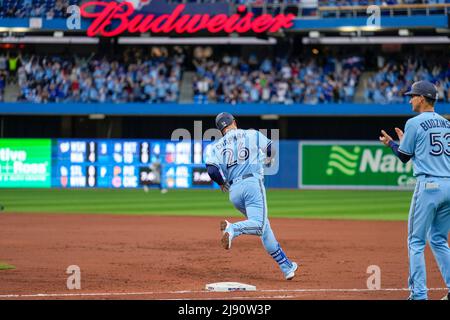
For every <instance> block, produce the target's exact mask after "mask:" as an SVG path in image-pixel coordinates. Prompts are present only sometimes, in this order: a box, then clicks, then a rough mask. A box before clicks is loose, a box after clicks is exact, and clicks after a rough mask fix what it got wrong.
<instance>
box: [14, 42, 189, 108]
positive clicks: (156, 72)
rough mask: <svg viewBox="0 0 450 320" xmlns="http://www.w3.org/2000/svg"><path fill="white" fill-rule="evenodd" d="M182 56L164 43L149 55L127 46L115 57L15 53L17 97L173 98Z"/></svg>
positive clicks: (38, 99)
mask: <svg viewBox="0 0 450 320" xmlns="http://www.w3.org/2000/svg"><path fill="white" fill-rule="evenodd" d="M155 50H156V51H155ZM183 59H184V58H183V56H182V55H181V54H173V55H171V57H170V58H169V57H168V54H167V50H166V49H164V48H160V49H159V48H157V49H154V50H153V52H152V55H151V56H144V55H142V52H141V51H139V50H129V51H127V52H126V53H125V54H124V55H123V56H122V57H120V58H119V59H110V58H108V59H107V58H106V57H96V56H93V55H92V56H90V57H88V58H81V57H77V56H75V55H74V56H72V57H61V56H49V57H46V56H39V57H36V56H28V57H22V56H19V60H20V62H21V66H20V67H19V68H18V71H17V79H18V80H17V81H18V84H19V87H20V91H21V95H20V96H19V101H28V102H35V103H43V102H148V103H153V102H176V101H178V95H179V83H180V79H181V72H182V70H181V67H182V64H183Z"/></svg>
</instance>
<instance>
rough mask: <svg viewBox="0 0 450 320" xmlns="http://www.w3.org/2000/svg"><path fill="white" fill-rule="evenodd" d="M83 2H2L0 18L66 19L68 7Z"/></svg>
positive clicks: (73, 0)
mask: <svg viewBox="0 0 450 320" xmlns="http://www.w3.org/2000/svg"><path fill="white" fill-rule="evenodd" d="M80 2H81V0H33V1H31V0H0V18H26V17H41V18H46V19H53V18H64V17H66V16H67V7H68V6H70V5H73V4H78V3H80Z"/></svg>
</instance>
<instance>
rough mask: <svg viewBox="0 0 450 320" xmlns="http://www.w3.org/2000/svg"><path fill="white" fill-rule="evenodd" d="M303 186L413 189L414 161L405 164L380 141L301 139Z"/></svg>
mask: <svg viewBox="0 0 450 320" xmlns="http://www.w3.org/2000/svg"><path fill="white" fill-rule="evenodd" d="M299 152H300V156H299V159H300V168H299V173H300V174H299V180H300V181H299V185H300V188H317V189H326V188H362V189H386V188H394V189H411V188H413V187H414V185H415V178H414V177H413V168H412V162H411V161H409V162H408V163H406V164H403V163H402V162H401V161H400V160H399V159H398V158H397V157H396V156H395V155H394V154H393V153H392V150H391V149H390V148H387V147H385V146H384V145H382V144H380V143H379V142H345V143H343V142H329V141H328V142H322V143H310V142H306V143H305V142H301V143H300V147H299Z"/></svg>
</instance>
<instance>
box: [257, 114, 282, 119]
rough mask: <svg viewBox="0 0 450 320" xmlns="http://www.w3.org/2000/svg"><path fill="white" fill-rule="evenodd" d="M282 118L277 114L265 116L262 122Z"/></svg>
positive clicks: (262, 117)
mask: <svg viewBox="0 0 450 320" xmlns="http://www.w3.org/2000/svg"><path fill="white" fill-rule="evenodd" d="M278 119H280V116H279V115H277V114H263V115H262V116H261V120H278Z"/></svg>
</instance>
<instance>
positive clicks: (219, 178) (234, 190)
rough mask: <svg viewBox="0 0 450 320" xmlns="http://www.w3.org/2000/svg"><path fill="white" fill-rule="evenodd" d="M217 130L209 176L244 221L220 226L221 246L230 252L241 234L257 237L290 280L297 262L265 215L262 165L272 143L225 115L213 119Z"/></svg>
mask: <svg viewBox="0 0 450 320" xmlns="http://www.w3.org/2000/svg"><path fill="white" fill-rule="evenodd" d="M216 127H217V128H218V129H219V130H220V131H221V132H222V134H223V137H222V138H221V139H219V140H218V141H216V142H214V143H213V144H212V145H211V147H210V149H209V152H208V155H207V161H206V167H207V170H208V174H209V175H210V177H211V179H212V180H213V181H215V182H216V183H217V184H219V186H220V188H221V189H222V191H224V192H227V191H229V192H230V195H229V198H230V201H231V202H232V203H233V205H234V206H235V207H236V209H238V210H239V211H240V212H241V213H242V214H244V215H245V217H246V218H247V220H244V221H240V222H237V223H230V222H228V221H226V220H224V221H222V222H221V223H220V230H221V231H222V232H223V235H222V246H223V247H224V248H225V249H227V250H229V249H230V248H231V243H232V241H233V239H235V238H237V237H239V236H240V235H242V234H249V235H256V236H259V237H261V240H262V243H263V246H264V248H265V249H266V251H267V253H269V254H270V256H271V257H272V258H273V259H274V260H275V261H276V262H277V263H278V265H279V267H280V269H281V271H282V272H283V274H284V277H285V279H286V280H292V279H293V278H294V276H295V272H296V271H297V268H298V266H297V263H295V262H292V261H291V260H289V259H288V257H287V256H286V254H285V253H284V251H283V250H282V249H281V247H280V245H279V243H278V241H277V240H276V239H275V236H274V234H273V231H272V229H271V227H270V223H269V220H268V215H267V201H266V191H265V188H264V184H263V175H264V168H263V165H264V164H266V165H269V164H270V163H271V161H272V159H273V156H274V154H275V150H274V148H273V146H272V145H271V143H272V141H270V140H269V139H267V137H266V136H264V135H263V134H262V133H260V132H259V131H256V130H242V129H238V128H237V124H236V121H235V119H234V117H233V116H232V115H231V114H229V113H226V112H223V113H220V114H219V115H218V116H217V117H216Z"/></svg>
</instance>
